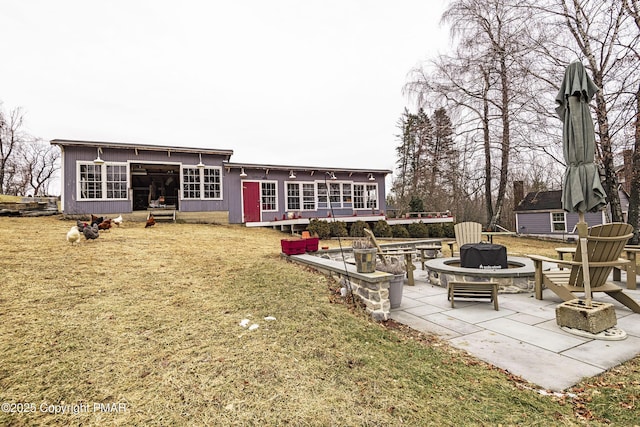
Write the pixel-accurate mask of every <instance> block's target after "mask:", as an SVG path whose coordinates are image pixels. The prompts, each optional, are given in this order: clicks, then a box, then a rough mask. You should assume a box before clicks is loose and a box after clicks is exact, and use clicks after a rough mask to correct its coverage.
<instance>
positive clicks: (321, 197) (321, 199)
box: [318, 182, 328, 208]
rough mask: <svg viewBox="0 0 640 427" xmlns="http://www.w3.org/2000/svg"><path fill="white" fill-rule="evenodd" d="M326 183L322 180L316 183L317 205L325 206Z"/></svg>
mask: <svg viewBox="0 0 640 427" xmlns="http://www.w3.org/2000/svg"><path fill="white" fill-rule="evenodd" d="M327 203H328V202H327V185H326V184H325V183H324V182H319V183H318V207H319V208H326V207H327Z"/></svg>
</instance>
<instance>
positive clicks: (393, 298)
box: [376, 257, 407, 308]
mask: <svg viewBox="0 0 640 427" xmlns="http://www.w3.org/2000/svg"><path fill="white" fill-rule="evenodd" d="M376 270H378V271H384V272H385V273H389V274H393V277H392V278H391V280H390V281H389V302H390V303H391V308H398V307H400V303H401V302H402V290H403V289H404V277H405V273H406V272H407V269H406V268H405V265H404V263H403V262H402V261H400V260H399V259H398V258H396V257H390V258H387V262H386V263H384V262H381V261H378V263H377V264H376Z"/></svg>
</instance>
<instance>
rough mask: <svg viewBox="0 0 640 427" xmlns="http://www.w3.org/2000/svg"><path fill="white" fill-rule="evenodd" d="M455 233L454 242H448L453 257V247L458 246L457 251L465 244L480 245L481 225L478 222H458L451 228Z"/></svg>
mask: <svg viewBox="0 0 640 427" xmlns="http://www.w3.org/2000/svg"><path fill="white" fill-rule="evenodd" d="M453 230H454V231H455V233H456V241H455V242H449V250H451V256H453V245H454V244H457V245H458V250H459V249H460V248H461V247H462V245H465V244H467V243H480V242H481V241H482V224H480V223H478V222H459V223H457V224H456V225H454V226H453Z"/></svg>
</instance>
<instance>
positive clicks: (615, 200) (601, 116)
mask: <svg viewBox="0 0 640 427" xmlns="http://www.w3.org/2000/svg"><path fill="white" fill-rule="evenodd" d="M597 80H598V81H595V82H594V83H595V84H596V85H597V86H598V87H602V84H603V82H602V79H601V78H599V79H597ZM596 116H597V120H598V136H599V137H600V160H601V161H602V167H603V169H604V185H603V187H604V191H605V192H606V193H607V199H608V200H609V208H610V209H611V221H613V222H622V221H623V220H624V218H623V216H622V207H621V205H620V196H619V194H618V178H617V177H616V170H615V165H614V164H613V152H612V151H611V136H610V135H609V120H608V118H607V105H606V101H605V100H604V96H603V95H602V92H601V91H599V92H598V93H597V94H596Z"/></svg>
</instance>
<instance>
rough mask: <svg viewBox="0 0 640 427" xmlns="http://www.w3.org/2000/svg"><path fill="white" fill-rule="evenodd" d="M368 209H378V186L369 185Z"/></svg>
mask: <svg viewBox="0 0 640 427" xmlns="http://www.w3.org/2000/svg"><path fill="white" fill-rule="evenodd" d="M367 207H368V208H370V209H378V186H377V185H376V184H369V185H367Z"/></svg>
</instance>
